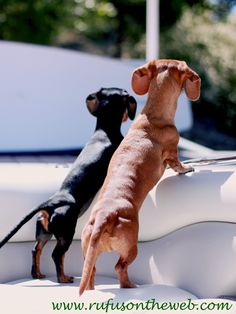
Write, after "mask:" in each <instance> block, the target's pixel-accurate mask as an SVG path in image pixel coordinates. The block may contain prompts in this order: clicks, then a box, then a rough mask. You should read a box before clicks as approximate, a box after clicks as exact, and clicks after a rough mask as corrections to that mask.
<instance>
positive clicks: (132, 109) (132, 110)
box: [127, 96, 137, 120]
mask: <svg viewBox="0 0 236 314" xmlns="http://www.w3.org/2000/svg"><path fill="white" fill-rule="evenodd" d="M136 110H137V102H136V100H135V98H134V97H133V96H129V101H128V105H127V111H128V117H129V118H130V120H134V118H135V114H136Z"/></svg>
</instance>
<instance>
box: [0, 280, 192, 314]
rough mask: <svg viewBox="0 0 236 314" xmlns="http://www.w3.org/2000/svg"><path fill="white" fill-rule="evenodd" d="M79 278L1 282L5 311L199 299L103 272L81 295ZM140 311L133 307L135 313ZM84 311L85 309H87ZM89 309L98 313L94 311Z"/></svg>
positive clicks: (41, 311) (36, 311)
mask: <svg viewBox="0 0 236 314" xmlns="http://www.w3.org/2000/svg"><path fill="white" fill-rule="evenodd" d="M79 282H80V280H79V278H76V279H75V282H74V283H73V284H58V283H57V282H56V278H55V277H52V278H49V279H44V280H27V279H22V280H18V281H15V282H10V283H8V284H6V285H0V295H1V310H3V313H14V312H15V311H16V312H17V313H24V314H28V313H30V314H32V313H51V312H53V310H52V302H76V303H78V302H80V303H82V302H84V303H86V306H89V304H90V303H93V302H106V301H108V300H109V299H113V300H112V302H114V303H117V302H118V303H120V304H121V303H122V302H125V303H129V302H134V303H136V302H145V301H148V300H150V299H155V301H156V302H180V301H187V300H188V299H192V300H196V299H197V298H196V296H194V295H193V294H191V293H189V292H187V291H184V290H182V289H178V288H175V287H171V286H165V285H141V286H139V287H138V288H134V289H120V288H119V285H118V284H117V281H116V280H115V279H113V278H111V277H104V276H96V282H97V285H96V288H95V290H93V291H85V292H84V294H83V295H82V296H81V297H80V298H79V295H78V287H79ZM10 300H11V301H10ZM13 300H14V301H13ZM9 309H10V310H11V312H9ZM13 309H14V311H13ZM4 310H5V311H4ZM6 310H8V312H6ZM21 311H22V312H21ZM75 312H76V311H75ZM111 312H113V311H111ZM111 312H110V313H111ZM138 312H139V311H132V313H138ZM72 313H73V311H72ZM80 313H81V311H80ZM82 313H86V311H84V312H82ZM87 313H88V311H87ZM90 313H95V311H91V312H90ZM139 313H140V312H139Z"/></svg>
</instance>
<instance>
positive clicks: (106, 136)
mask: <svg viewBox="0 0 236 314" xmlns="http://www.w3.org/2000/svg"><path fill="white" fill-rule="evenodd" d="M86 104H87V107H88V110H89V111H90V113H91V114H92V115H94V116H95V117H97V125H96V129H95V132H94V134H93V136H92V137H91V139H90V141H89V142H88V143H87V145H86V146H85V147H84V149H83V150H82V151H81V153H80V154H79V156H78V157H77V159H76V160H75V162H74V164H73V166H72V169H71V170H70V172H69V174H68V175H67V176H66V178H65V180H64V181H63V183H62V186H61V188H60V190H59V191H58V192H56V193H55V194H54V195H53V196H52V197H51V198H50V199H49V200H47V201H46V202H44V203H42V204H41V205H39V206H38V207H36V208H35V209H33V210H32V211H31V212H30V213H29V214H28V215H27V216H26V217H25V218H23V219H22V220H21V221H20V223H19V224H18V225H17V226H16V227H15V228H14V229H13V230H12V231H11V232H10V233H9V234H8V235H7V236H6V237H5V238H4V239H3V240H2V241H1V242H0V248H1V247H2V246H3V245H4V244H5V243H6V242H7V241H8V240H9V239H10V238H11V237H12V236H13V235H14V234H15V233H16V232H17V231H18V230H19V229H20V228H21V227H22V226H23V225H24V224H25V223H26V222H27V221H29V220H30V219H31V218H32V217H33V216H34V215H35V214H36V213H38V212H40V214H39V216H38V219H37V223H36V244H35V247H34V250H33V252H32V270H31V275H32V277H33V278H44V277H45V276H44V275H43V274H42V273H41V272H40V256H41V252H42V249H43V247H44V245H45V244H46V242H47V241H49V240H50V239H51V237H52V235H54V236H55V237H56V240H57V244H56V247H55V249H54V250H53V253H52V258H53V260H54V263H55V266H56V271H57V278H58V282H61V283H70V282H73V277H70V276H66V275H65V274H64V263H63V261H64V256H65V253H66V251H67V250H68V249H69V247H70V244H71V242H72V240H73V236H74V233H75V228H76V223H77V219H78V217H79V216H81V215H82V214H83V213H84V212H85V211H86V209H87V208H88V207H89V205H90V203H91V201H92V199H93V197H94V196H95V194H96V193H97V191H98V190H99V188H100V187H101V186H102V183H103V181H104V179H105V177H106V173H107V168H108V164H109V162H110V159H111V157H112V155H113V153H114V152H115V150H116V149H117V147H118V146H119V144H120V142H121V141H122V139H123V136H122V134H121V131H120V128H121V123H122V121H125V120H127V118H128V117H129V118H130V119H132V120H133V119H134V117H135V113H136V107H137V104H136V101H135V99H134V97H132V96H130V95H129V94H128V92H127V91H125V90H123V89H119V88H102V89H101V90H100V91H98V92H97V93H94V94H91V95H89V96H88V97H87V99H86Z"/></svg>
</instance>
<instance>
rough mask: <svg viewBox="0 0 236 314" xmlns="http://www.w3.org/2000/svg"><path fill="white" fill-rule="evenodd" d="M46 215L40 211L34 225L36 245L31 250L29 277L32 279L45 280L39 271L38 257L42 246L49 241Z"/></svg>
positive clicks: (50, 235) (49, 235) (49, 234)
mask: <svg viewBox="0 0 236 314" xmlns="http://www.w3.org/2000/svg"><path fill="white" fill-rule="evenodd" d="M48 217H49V215H48V213H47V212H46V211H42V212H41V213H40V215H39V216H38V219H37V223H36V243H35V246H34V249H33V250H32V268H31V276H32V277H33V278H34V279H42V278H45V275H43V274H42V273H41V271H40V257H41V253H42V250H43V247H44V245H45V244H46V243H47V242H48V241H49V240H50V239H51V237H52V234H51V233H50V232H49V231H48Z"/></svg>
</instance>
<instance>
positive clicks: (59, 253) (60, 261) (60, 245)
mask: <svg viewBox="0 0 236 314" xmlns="http://www.w3.org/2000/svg"><path fill="white" fill-rule="evenodd" d="M72 238H73V236H72ZM72 238H71V239H69V240H68V239H64V238H57V244H56V246H55V248H54V250H53V252H52V258H53V261H54V263H55V266H56V271H57V280H58V282H60V283H72V282H73V281H74V278H73V277H71V276H67V275H65V273H64V258H65V253H66V252H67V250H68V249H69V247H70V245H71V242H72Z"/></svg>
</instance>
